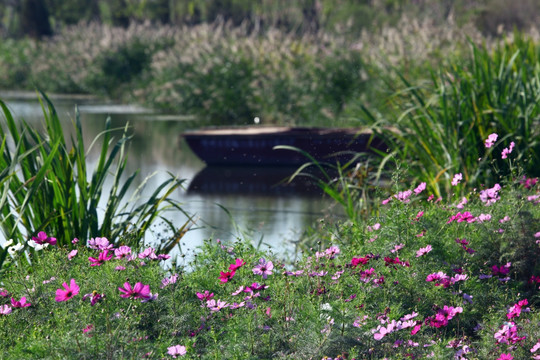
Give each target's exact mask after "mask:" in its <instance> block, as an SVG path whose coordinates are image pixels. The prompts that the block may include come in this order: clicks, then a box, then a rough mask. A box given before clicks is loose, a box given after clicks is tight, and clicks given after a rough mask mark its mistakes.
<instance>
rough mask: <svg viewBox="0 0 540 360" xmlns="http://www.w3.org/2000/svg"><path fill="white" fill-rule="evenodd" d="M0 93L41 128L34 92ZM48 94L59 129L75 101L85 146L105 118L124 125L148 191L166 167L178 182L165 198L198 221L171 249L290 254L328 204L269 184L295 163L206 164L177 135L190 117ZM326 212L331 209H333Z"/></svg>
mask: <svg viewBox="0 0 540 360" xmlns="http://www.w3.org/2000/svg"><path fill="white" fill-rule="evenodd" d="M0 98H2V99H3V100H4V101H5V102H6V103H7V104H8V106H9V107H10V109H11V110H12V112H13V114H14V115H15V117H16V118H17V119H24V120H25V121H27V122H29V123H31V124H35V126H36V127H40V126H41V123H42V121H43V115H42V110H41V105H40V104H39V102H38V100H37V97H36V95H35V94H34V93H30V94H27V93H15V92H0ZM51 99H52V101H53V103H54V105H55V107H56V110H57V112H58V114H59V116H60V118H61V120H62V122H63V124H64V128H65V129H66V131H67V132H69V129H72V127H73V126H72V121H73V120H74V119H75V105H77V106H78V109H79V111H80V116H81V123H82V126H83V135H84V137H85V145H86V146H89V144H91V142H92V140H94V138H95V137H96V136H97V135H98V134H99V133H100V132H101V131H102V130H103V129H104V126H105V125H104V124H105V120H106V118H107V117H108V116H110V118H111V121H112V125H113V127H115V128H123V127H124V126H125V125H126V123H129V125H130V132H131V133H132V135H133V138H132V140H131V142H130V147H129V151H128V165H127V169H126V174H132V173H133V172H135V171H136V170H137V169H140V175H139V180H138V181H139V182H142V181H143V179H145V178H146V177H147V176H149V175H151V174H154V173H155V176H153V177H152V178H151V181H150V182H149V185H148V186H149V189H150V190H153V189H154V188H156V187H157V186H158V185H159V184H160V183H161V182H163V181H165V180H166V179H167V178H168V174H167V173H168V172H169V173H172V174H173V175H176V176H178V177H179V178H182V179H185V180H186V182H185V184H186V186H185V188H184V189H182V190H178V191H177V192H175V193H174V194H173V196H172V197H173V198H174V199H175V200H178V201H180V202H181V203H182V208H183V209H184V210H185V211H186V212H187V213H188V214H190V215H192V216H193V217H194V218H196V219H198V220H197V222H196V224H195V225H194V226H192V228H191V230H190V231H188V233H187V234H186V235H185V236H184V237H183V239H182V241H181V244H180V245H181V248H180V249H178V250H177V251H181V252H182V253H188V252H189V251H190V250H193V249H195V248H196V247H197V246H199V245H200V244H201V243H202V242H203V240H205V239H221V240H223V241H228V240H234V239H236V238H237V237H241V238H248V239H250V240H252V241H253V242H254V243H255V245H259V244H260V246H261V247H262V248H267V247H270V248H271V249H272V250H273V251H274V252H275V253H277V254H279V255H282V256H286V257H291V256H293V254H294V253H295V250H296V247H295V242H297V241H298V240H299V239H300V238H301V236H302V234H303V232H304V231H305V230H306V229H307V228H308V227H310V226H315V224H316V222H317V221H318V220H319V219H321V218H323V217H325V216H327V215H328V213H329V208H330V207H331V205H332V202H331V201H330V200H329V199H325V198H323V197H322V195H321V194H320V192H319V191H317V189H316V187H314V186H313V184H310V183H309V182H307V180H305V179H304V180H301V181H300V182H297V183H295V184H292V185H291V186H286V187H285V186H276V183H277V182H279V181H280V180H281V179H284V178H286V177H287V176H289V175H290V174H292V173H293V172H294V170H295V169H291V168H251V169H250V168H247V169H246V168H210V167H206V166H205V164H204V163H203V162H202V161H200V160H199V159H198V158H197V157H196V156H195V155H194V154H193V153H192V152H191V150H190V149H189V147H188V146H187V144H186V143H185V142H184V141H183V139H182V138H181V136H180V134H181V133H182V132H183V131H184V130H188V129H194V128H197V122H196V121H195V120H194V119H192V118H189V117H183V116H175V115H170V114H160V113H157V112H154V111H152V110H150V109H145V108H143V107H140V106H137V105H115V104H108V103H104V102H100V101H97V100H95V99H92V98H89V97H83V96H81V97H76V96H58V95H57V96H51ZM96 150H99V146H97V147H96ZM96 157H97V155H96V154H95V152H93V151H90V153H89V161H90V164H93V163H95V159H96ZM91 167H92V165H90V166H89V168H90V170H92V169H91ZM128 198H129V196H128ZM224 209H226V210H224ZM332 212H333V213H336V209H334V210H332ZM167 217H168V218H169V219H171V220H173V221H174V222H175V223H176V224H177V225H178V226H181V225H182V224H184V223H185V222H186V221H187V217H186V216H185V215H183V214H180V213H177V212H176V213H174V214H173V213H169V214H168V216H167ZM163 229H164V228H162V227H161V226H160V225H159V224H157V225H156V227H155V230H154V233H150V234H148V235H147V239H146V241H147V242H149V243H152V242H153V241H154V242H155V241H157V239H158V238H159V236H160V232H162V231H163Z"/></svg>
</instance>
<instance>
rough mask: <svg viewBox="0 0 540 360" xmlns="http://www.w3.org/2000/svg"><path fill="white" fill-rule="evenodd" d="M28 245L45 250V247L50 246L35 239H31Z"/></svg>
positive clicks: (37, 249)
mask: <svg viewBox="0 0 540 360" xmlns="http://www.w3.org/2000/svg"><path fill="white" fill-rule="evenodd" d="M28 245H29V246H31V247H33V248H34V249H35V250H36V251H39V250H43V249H45V248H46V247H47V246H49V244H48V243H44V244H38V243H37V242H35V241H34V240H29V241H28Z"/></svg>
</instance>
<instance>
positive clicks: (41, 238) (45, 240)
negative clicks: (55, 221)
mask: <svg viewBox="0 0 540 360" xmlns="http://www.w3.org/2000/svg"><path fill="white" fill-rule="evenodd" d="M32 240H34V241H35V242H36V244H39V245H43V244H50V245H56V238H53V237H50V236H47V234H46V233H45V232H44V231H40V232H39V233H38V234H37V237H36V236H32Z"/></svg>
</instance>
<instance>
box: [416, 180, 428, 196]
mask: <svg viewBox="0 0 540 360" xmlns="http://www.w3.org/2000/svg"><path fill="white" fill-rule="evenodd" d="M424 190H426V183H425V182H423V183H420V185H418V186H417V187H416V188H415V189H414V190H413V191H414V193H415V194H416V195H419V194H420V193H421V192H422V191H424Z"/></svg>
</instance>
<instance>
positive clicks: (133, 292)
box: [118, 282, 151, 300]
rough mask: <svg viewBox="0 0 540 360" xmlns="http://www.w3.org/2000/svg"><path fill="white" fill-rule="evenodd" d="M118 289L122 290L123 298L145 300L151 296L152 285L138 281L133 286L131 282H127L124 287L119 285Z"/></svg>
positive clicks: (121, 295)
mask: <svg viewBox="0 0 540 360" xmlns="http://www.w3.org/2000/svg"><path fill="white" fill-rule="evenodd" d="M118 290H120V292H121V293H122V294H120V297H123V298H131V299H142V300H144V299H148V298H150V297H151V294H150V285H144V284H143V283H141V282H138V283H136V284H135V286H134V287H133V288H132V287H131V284H130V283H129V282H125V283H124V287H123V288H121V287H119V288H118Z"/></svg>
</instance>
